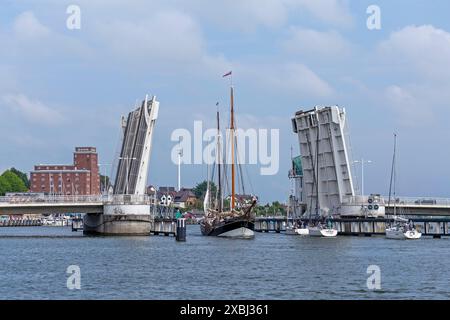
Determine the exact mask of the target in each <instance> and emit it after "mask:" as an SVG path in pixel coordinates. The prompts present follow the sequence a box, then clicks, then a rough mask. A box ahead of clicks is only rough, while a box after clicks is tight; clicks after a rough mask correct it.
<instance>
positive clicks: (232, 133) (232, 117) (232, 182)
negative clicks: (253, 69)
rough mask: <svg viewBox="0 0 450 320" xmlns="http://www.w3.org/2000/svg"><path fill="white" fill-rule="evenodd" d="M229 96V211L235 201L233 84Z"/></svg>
mask: <svg viewBox="0 0 450 320" xmlns="http://www.w3.org/2000/svg"><path fill="white" fill-rule="evenodd" d="M230 94H231V100H230V105H231V125H230V134H231V211H233V209H234V205H235V203H234V201H235V186H234V184H235V181H234V175H235V172H234V170H235V168H234V97H233V83H231V86H230Z"/></svg>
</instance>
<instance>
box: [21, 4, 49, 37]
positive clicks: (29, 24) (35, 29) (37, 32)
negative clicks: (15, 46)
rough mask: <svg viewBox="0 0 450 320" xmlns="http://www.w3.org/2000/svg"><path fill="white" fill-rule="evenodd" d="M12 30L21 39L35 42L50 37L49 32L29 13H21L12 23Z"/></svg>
mask: <svg viewBox="0 0 450 320" xmlns="http://www.w3.org/2000/svg"><path fill="white" fill-rule="evenodd" d="M13 30H14V32H15V34H16V35H17V36H19V37H21V38H28V39H30V38H32V39H34V40H37V39H39V38H42V37H46V36H49V35H50V30H49V29H48V28H47V27H46V26H44V25H42V24H41V23H40V22H39V20H38V19H37V18H36V17H35V15H34V13H33V12H31V11H26V12H23V13H21V14H20V15H19V16H17V18H16V19H15V21H14V25H13Z"/></svg>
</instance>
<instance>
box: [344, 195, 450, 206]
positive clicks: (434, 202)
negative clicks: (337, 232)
mask: <svg viewBox="0 0 450 320" xmlns="http://www.w3.org/2000/svg"><path fill="white" fill-rule="evenodd" d="M370 198H372V199H373V200H374V201H373V203H376V204H379V205H383V204H384V205H386V206H389V207H393V206H394V204H395V205H398V206H403V207H404V206H411V207H418V206H423V207H450V198H437V197H395V199H394V197H391V199H389V197H388V196H378V195H372V196H370ZM368 199H369V196H346V197H344V198H343V204H348V205H367V204H368Z"/></svg>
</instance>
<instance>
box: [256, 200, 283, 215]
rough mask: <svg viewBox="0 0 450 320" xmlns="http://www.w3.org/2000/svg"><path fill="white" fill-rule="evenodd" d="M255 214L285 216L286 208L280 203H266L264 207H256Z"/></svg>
mask: <svg viewBox="0 0 450 320" xmlns="http://www.w3.org/2000/svg"><path fill="white" fill-rule="evenodd" d="M255 214H256V215H257V216H285V215H286V208H285V206H284V205H283V204H281V203H280V202H278V201H275V202H272V204H269V203H267V204H266V205H264V206H257V207H256V209H255Z"/></svg>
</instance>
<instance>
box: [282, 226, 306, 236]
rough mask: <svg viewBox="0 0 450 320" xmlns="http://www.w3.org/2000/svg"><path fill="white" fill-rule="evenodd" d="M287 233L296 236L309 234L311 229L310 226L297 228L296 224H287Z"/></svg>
mask: <svg viewBox="0 0 450 320" xmlns="http://www.w3.org/2000/svg"><path fill="white" fill-rule="evenodd" d="M286 234H287V235H295V236H298V235H300V236H307V235H309V229H308V228H297V227H295V226H287V227H286Z"/></svg>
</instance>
